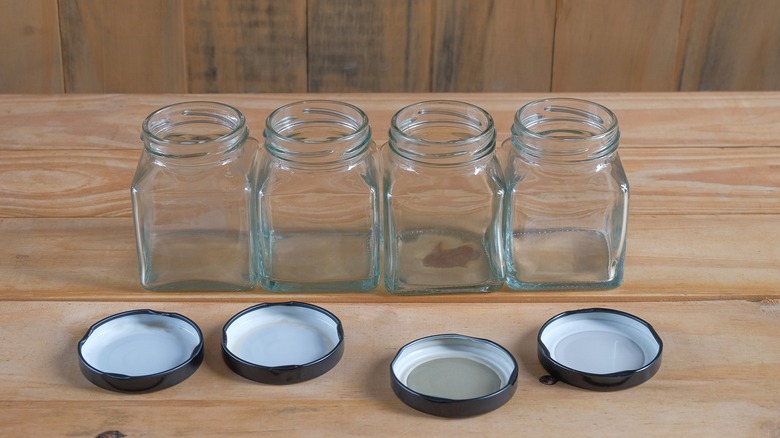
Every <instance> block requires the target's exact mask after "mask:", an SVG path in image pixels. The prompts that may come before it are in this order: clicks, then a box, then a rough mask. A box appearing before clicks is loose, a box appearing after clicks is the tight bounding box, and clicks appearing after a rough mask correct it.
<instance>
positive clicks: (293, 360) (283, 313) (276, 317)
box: [225, 306, 339, 367]
mask: <svg viewBox="0 0 780 438" xmlns="http://www.w3.org/2000/svg"><path fill="white" fill-rule="evenodd" d="M337 327H338V323H337V322H336V321H335V320H334V319H333V318H331V317H330V316H328V315H327V314H325V313H322V312H320V311H318V310H317V309H314V308H311V307H305V306H267V307H259V308H257V309H255V310H253V311H250V312H247V313H244V314H243V315H241V316H239V317H238V318H237V319H235V320H234V321H233V322H232V323H231V324H230V326H228V327H227V329H226V330H225V334H226V337H227V339H226V342H225V345H226V347H227V349H228V350H229V351H230V352H231V353H233V355H235V356H236V357H238V358H239V359H241V360H243V361H245V362H248V363H251V364H255V365H261V366H265V367H279V366H288V365H305V364H308V363H311V362H314V361H316V360H318V359H321V358H322V357H324V356H326V355H327V354H328V353H330V352H331V351H333V349H334V348H336V346H337V345H338V343H339V334H338V328H337Z"/></svg>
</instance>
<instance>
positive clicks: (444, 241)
mask: <svg viewBox="0 0 780 438" xmlns="http://www.w3.org/2000/svg"><path fill="white" fill-rule="evenodd" d="M405 161H406V160H405V159H404V158H402V157H398V156H396V155H393V153H392V152H391V151H390V150H389V148H387V147H385V151H384V153H383V166H384V168H385V174H384V182H383V186H384V216H385V262H384V266H385V269H384V280H385V287H386V288H387V290H388V291H389V292H391V293H396V294H435V293H464V292H491V291H495V290H498V289H500V288H501V286H502V285H503V276H504V273H503V272H504V271H503V257H502V241H501V236H502V232H501V230H502V223H501V213H502V208H503V202H504V188H503V183H502V180H501V172H500V168H499V166H498V161H497V160H496V159H495V157H493V156H489V157H486V158H483V159H482V160H480V161H478V162H473V163H467V164H464V165H460V166H454V167H446V168H437V167H433V166H425V165H422V164H420V163H416V164H415V165H414V166H409V163H408V162H407V163H405Z"/></svg>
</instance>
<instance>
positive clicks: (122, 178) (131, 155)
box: [0, 147, 141, 218]
mask: <svg viewBox="0 0 780 438" xmlns="http://www.w3.org/2000/svg"><path fill="white" fill-rule="evenodd" d="M140 155H141V151H140V147H139V148H138V149H137V150H97V151H90V150H83V149H81V150H54V151H32V152H25V151H21V150H13V151H7V152H4V154H3V160H2V161H1V162H0V198H2V199H3V203H2V204H0V217H33V218H34V217H101V216H108V217H111V216H125V217H126V216H131V215H132V207H131V204H130V185H131V183H132V180H133V175H134V173H135V167H136V163H137V162H138V158H139V156H140Z"/></svg>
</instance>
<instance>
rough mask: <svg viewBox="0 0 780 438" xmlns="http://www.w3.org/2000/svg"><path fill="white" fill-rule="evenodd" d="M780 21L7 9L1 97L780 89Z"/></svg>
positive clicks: (595, 9) (745, 16)
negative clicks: (88, 94)
mask: <svg viewBox="0 0 780 438" xmlns="http://www.w3.org/2000/svg"><path fill="white" fill-rule="evenodd" d="M778 23H780V1H778V0H376V1H371V0H222V1H218V0H211V1H209V0H59V1H58V0H25V1H19V0H0V45H1V46H0V47H2V49H1V50H2V52H3V56H2V57H0V92H2V93H162V92H169V93H212V92H220V93H235V92H238V93H244V92H248V93H252V92H358V91H362V92H379V91H390V92H395V91H409V92H427V91H443V92H450V91H457V92H472V91H478V92H491V91H530V92H575V91H697V90H780V25H778Z"/></svg>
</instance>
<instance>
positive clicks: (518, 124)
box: [512, 97, 620, 142]
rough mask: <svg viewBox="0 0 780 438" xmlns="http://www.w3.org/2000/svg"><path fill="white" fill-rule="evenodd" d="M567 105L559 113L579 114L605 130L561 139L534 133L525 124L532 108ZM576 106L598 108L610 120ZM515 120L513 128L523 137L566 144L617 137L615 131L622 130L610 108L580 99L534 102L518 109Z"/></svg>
mask: <svg viewBox="0 0 780 438" xmlns="http://www.w3.org/2000/svg"><path fill="white" fill-rule="evenodd" d="M567 103H568V104H570V105H566V106H565V107H564V108H562V109H558V111H560V112H568V113H572V114H578V115H580V116H583V117H585V118H588V119H590V120H593V121H596V122H597V123H600V126H602V127H604V128H605V129H604V131H603V132H601V133H598V134H593V135H590V136H584V137H577V138H560V137H558V138H550V137H549V136H547V135H545V134H540V133H538V132H535V131H532V130H531V129H529V128H528V126H526V124H525V123H524V122H523V121H524V120H525V119H526V118H527V116H526V117H522V115H523V113H524V112H525V111H527V110H528V109H530V108H532V107H535V106H540V105H543V104H550V105H548V106H546V107H545V109H546V110H547V109H548V108H549V107H550V106H551V105H552V104H567ZM574 106H589V107H593V108H596V109H597V110H599V111H602V112H604V113H605V114H606V115H607V117H608V120H604V119H603V118H602V117H600V116H599V115H598V114H595V113H593V112H590V111H587V110H584V109H579V108H573V107H574ZM514 119H515V120H514V125H513V126H512V128H513V129H517V130H520V131H522V134H523V135H528V136H530V137H534V138H536V139H547V140H555V141H565V142H568V141H583V140H600V139H604V138H607V137H610V136H613V135H615V131H618V130H619V129H620V128H619V127H618V119H617V116H616V115H615V113H614V112H613V111H612V110H610V109H609V108H607V107H606V106H604V105H602V104H600V103H598V102H593V101H591V100H586V99H579V98H575V97H547V98H543V99H537V100H533V101H531V102H528V103H526V104H525V105H523V106H521V107H520V109H518V110H517V112H516V113H515V117H514ZM607 122H608V124H607Z"/></svg>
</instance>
